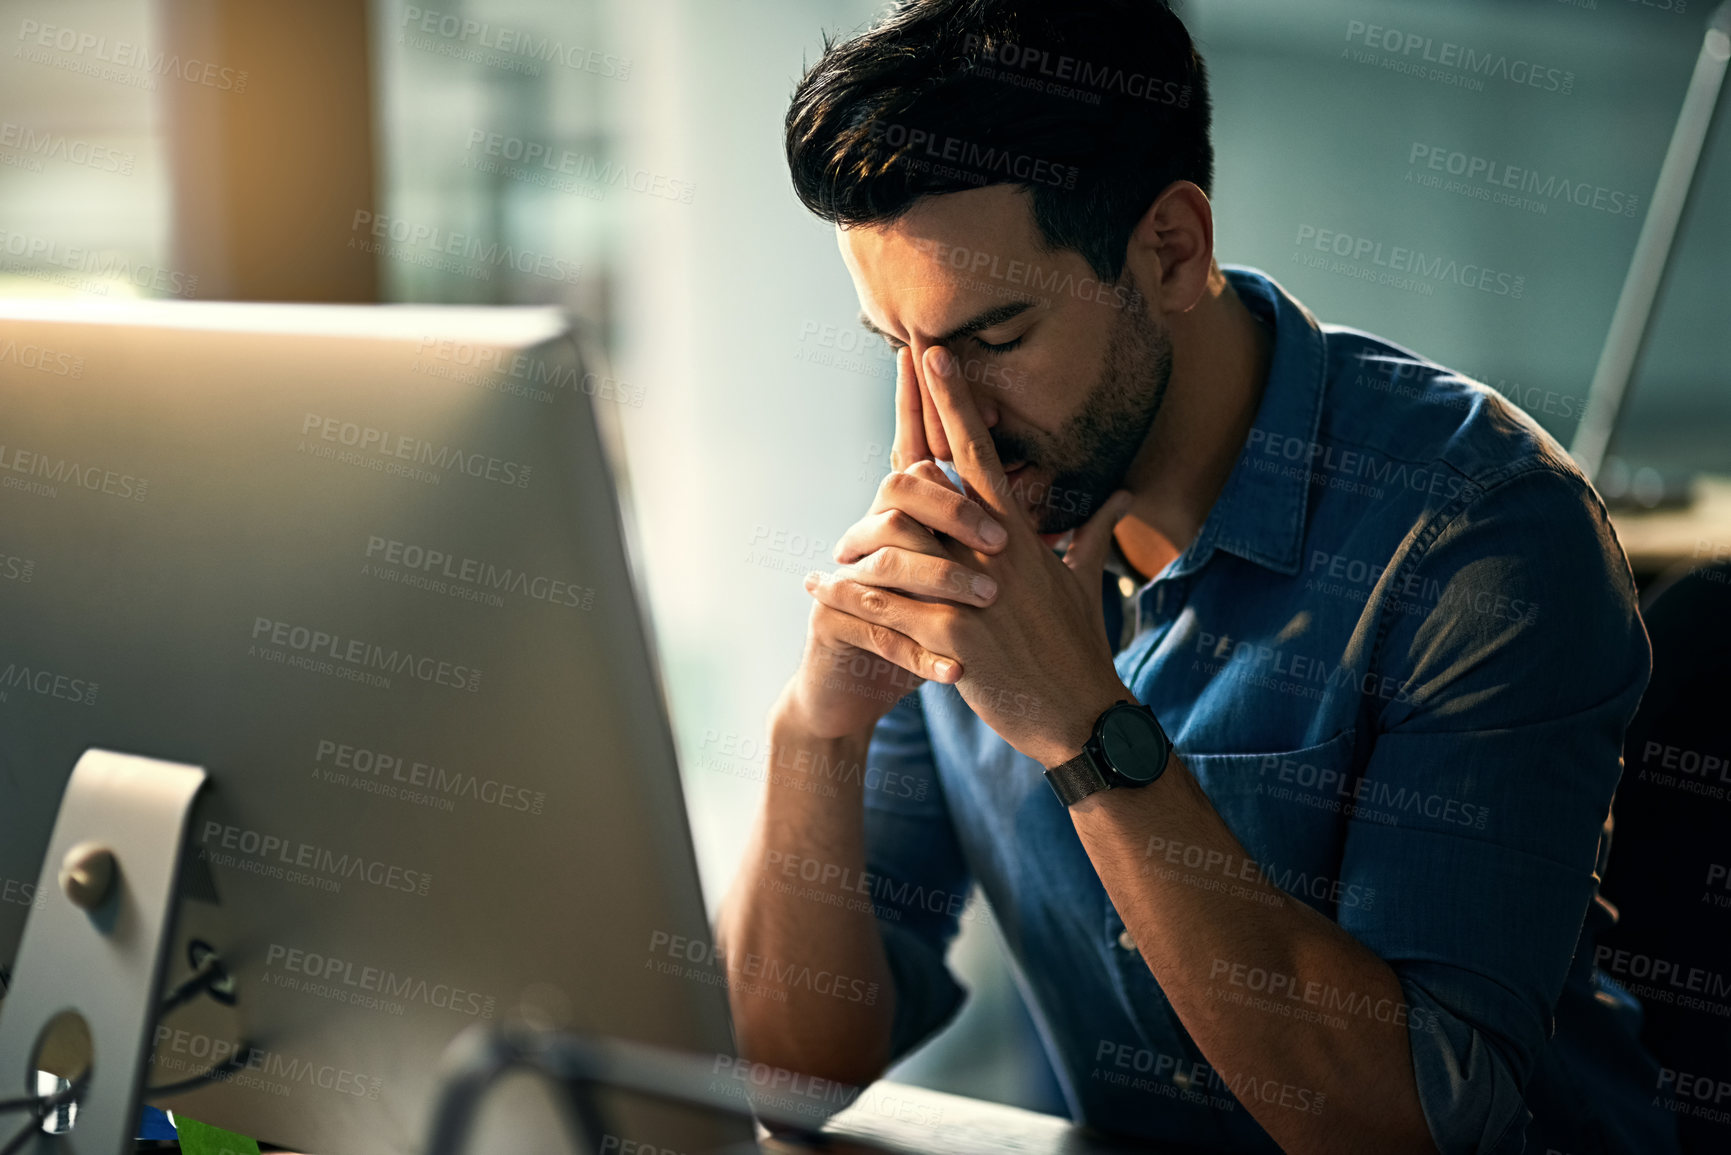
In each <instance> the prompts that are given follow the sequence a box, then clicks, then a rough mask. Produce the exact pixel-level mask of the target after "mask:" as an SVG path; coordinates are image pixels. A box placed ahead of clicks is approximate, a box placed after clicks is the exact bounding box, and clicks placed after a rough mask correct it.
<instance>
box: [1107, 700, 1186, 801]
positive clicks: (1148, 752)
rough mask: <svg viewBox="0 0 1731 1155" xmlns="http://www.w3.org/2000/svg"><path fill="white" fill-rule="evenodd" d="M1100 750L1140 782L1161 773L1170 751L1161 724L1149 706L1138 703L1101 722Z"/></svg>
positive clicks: (1151, 778) (1108, 716)
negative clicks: (1144, 707)
mask: <svg viewBox="0 0 1731 1155" xmlns="http://www.w3.org/2000/svg"><path fill="white" fill-rule="evenodd" d="M1100 750H1101V753H1103V754H1105V755H1106V761H1107V762H1109V763H1111V766H1112V769H1114V770H1116V771H1117V772H1118V773H1120V774H1122V775H1123V776H1124V777H1126V778H1128V779H1130V780H1131V781H1132V782H1137V783H1147V782H1152V781H1154V779H1156V778H1158V777H1160V772H1161V771H1162V770H1164V769H1166V756H1167V754H1168V753H1170V750H1169V749H1168V743H1167V741H1166V736H1165V735H1164V734H1162V733H1161V732H1160V724H1159V723H1158V722H1156V721H1155V720H1154V717H1153V715H1151V714H1149V713H1148V712H1147V711H1146V710H1140V709H1137V708H1136V707H1134V706H1125V707H1122V708H1119V709H1115V710H1113V711H1111V712H1110V713H1109V714H1107V715H1106V717H1105V719H1104V720H1103V721H1102V722H1101V724H1100Z"/></svg>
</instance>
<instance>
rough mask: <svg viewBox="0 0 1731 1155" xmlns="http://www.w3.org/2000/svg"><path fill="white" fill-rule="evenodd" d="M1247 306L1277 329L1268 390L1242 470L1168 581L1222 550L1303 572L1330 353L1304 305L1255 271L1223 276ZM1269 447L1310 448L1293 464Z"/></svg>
mask: <svg viewBox="0 0 1731 1155" xmlns="http://www.w3.org/2000/svg"><path fill="white" fill-rule="evenodd" d="M1222 271H1223V272H1224V273H1225V274H1226V279H1227V281H1229V282H1230V283H1231V285H1232V287H1233V289H1234V290H1236V291H1237V293H1238V296H1239V298H1240V299H1241V300H1243V302H1244V304H1245V306H1246V307H1247V308H1249V309H1250V311H1251V312H1253V313H1255V314H1256V315H1257V316H1259V317H1260V318H1261V319H1262V320H1264V321H1266V322H1268V323H1269V324H1271V325H1272V326H1273V328H1274V351H1273V356H1272V357H1271V358H1270V361H1269V367H1268V384H1267V387H1266V388H1265V389H1264V390H1263V392H1262V403H1261V405H1260V407H1259V408H1258V409H1257V411H1256V421H1255V423H1254V425H1253V426H1252V432H1251V434H1250V436H1249V437H1248V438H1247V439H1246V442H1245V447H1244V449H1243V451H1242V452H1241V453H1240V454H1239V458H1238V464H1237V465H1236V466H1235V467H1234V468H1233V470H1232V473H1231V475H1230V476H1229V477H1228V478H1227V479H1226V487H1225V488H1224V489H1223V490H1221V492H1220V497H1219V498H1218V499H1217V500H1216V501H1215V502H1214V507H1213V508H1212V509H1210V510H1209V511H1208V518H1207V520H1206V521H1204V522H1203V523H1202V530H1201V532H1200V533H1198V534H1197V535H1196V540H1195V541H1193V542H1191V543H1190V547H1189V548H1188V549H1186V550H1185V551H1184V552H1183V553H1182V554H1180V555H1179V556H1178V558H1177V559H1176V560H1174V561H1173V563H1172V566H1171V567H1170V568H1169V569H1168V570H1167V575H1168V576H1172V577H1180V576H1183V575H1184V574H1187V573H1191V572H1194V571H1195V570H1198V569H1200V568H1202V566H1203V565H1204V564H1206V562H1207V561H1208V559H1209V558H1210V557H1212V556H1213V554H1214V551H1215V550H1216V549H1223V550H1225V551H1226V552H1228V553H1231V554H1235V555H1237V556H1238V557H1241V558H1243V559H1245V560H1246V561H1250V562H1254V563H1256V564H1257V565H1260V566H1264V567H1266V568H1268V569H1271V570H1274V571H1276V572H1278V573H1283V574H1287V575H1291V574H1295V573H1297V572H1298V569H1299V565H1300V563H1301V561H1302V560H1303V548H1304V524H1305V515H1306V513H1307V512H1308V510H1309V507H1310V502H1309V496H1310V453H1309V452H1308V447H1310V446H1314V445H1315V444H1316V434H1317V430H1318V428H1319V427H1320V425H1321V422H1322V400H1323V392H1324V388H1325V386H1326V384H1327V363H1328V359H1327V350H1326V348H1325V345H1324V341H1323V334H1322V328H1321V326H1320V325H1318V324H1317V322H1316V318H1315V317H1313V316H1311V315H1310V312H1309V310H1307V309H1306V308H1305V307H1304V306H1303V305H1301V304H1299V303H1298V301H1296V300H1295V299H1293V297H1292V296H1291V295H1289V294H1288V293H1287V292H1286V290H1285V289H1283V288H1281V287H1280V286H1279V285H1278V284H1276V283H1275V282H1274V280H1273V279H1272V278H1270V277H1268V276H1266V275H1265V274H1263V273H1260V272H1258V271H1257V270H1255V269H1249V268H1238V267H1232V266H1227V267H1225V268H1223V269H1222ZM1270 445H1278V446H1287V445H1293V446H1299V447H1304V448H1303V450H1302V451H1301V452H1300V454H1299V456H1298V457H1297V458H1296V459H1294V458H1293V457H1290V456H1288V455H1287V454H1286V453H1285V452H1284V451H1283V452H1280V453H1276V454H1270V453H1268V452H1267V448H1268V447H1269V446H1270Z"/></svg>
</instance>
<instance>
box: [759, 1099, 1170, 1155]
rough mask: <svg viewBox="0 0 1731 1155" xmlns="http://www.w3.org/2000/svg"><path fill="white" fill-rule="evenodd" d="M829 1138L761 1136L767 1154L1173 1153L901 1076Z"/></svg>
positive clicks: (850, 1113) (845, 1117) (828, 1132)
mask: <svg viewBox="0 0 1731 1155" xmlns="http://www.w3.org/2000/svg"><path fill="white" fill-rule="evenodd" d="M823 1133H824V1136H825V1137H826V1138H828V1139H829V1140H830V1142H828V1143H826V1144H824V1145H822V1146H808V1145H806V1144H804V1143H796V1142H792V1141H790V1140H786V1139H769V1140H766V1141H765V1142H764V1143H763V1149H764V1151H765V1152H771V1153H773V1155H803V1153H805V1152H808V1151H809V1152H817V1151H821V1152H826V1153H828V1155H1129V1153H1130V1152H1138V1153H1140V1155H1162V1153H1164V1155H1180V1152H1179V1149H1178V1148H1174V1147H1164V1148H1157V1147H1154V1146H1151V1145H1143V1144H1127V1143H1123V1142H1118V1141H1113V1140H1109V1139H1103V1138H1099V1137H1096V1136H1092V1135H1090V1134H1088V1133H1087V1132H1084V1131H1082V1130H1081V1129H1079V1128H1077V1127H1075V1126H1073V1125H1071V1123H1070V1122H1069V1120H1067V1119H1060V1118H1058V1117H1057V1116H1055V1115H1042V1114H1039V1113H1038V1112H1035V1111H1024V1110H1022V1109H1021V1108H1020V1107H1006V1106H1003V1105H1002V1104H1000V1103H987V1102H984V1101H982V1100H979V1099H966V1098H963V1097H962V1096H960V1095H946V1094H944V1093H943V1092H941V1091H928V1090H926V1089H925V1088H924V1087H914V1086H909V1085H908V1084H905V1083H883V1082H880V1083H874V1084H872V1086H871V1088H870V1089H869V1090H867V1091H866V1093H865V1094H864V1095H863V1096H862V1097H861V1098H860V1100H859V1101H858V1102H856V1103H855V1104H854V1105H853V1106H851V1107H849V1108H848V1109H847V1110H845V1111H843V1112H841V1113H840V1114H838V1115H837V1116H836V1117H835V1118H833V1119H831V1120H830V1121H829V1123H828V1125H827V1126H825V1127H824V1129H823Z"/></svg>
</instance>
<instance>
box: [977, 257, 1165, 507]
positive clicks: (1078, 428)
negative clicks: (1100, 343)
mask: <svg viewBox="0 0 1731 1155" xmlns="http://www.w3.org/2000/svg"><path fill="white" fill-rule="evenodd" d="M1123 283H1124V284H1125V286H1126V287H1127V288H1128V289H1129V290H1130V292H1129V304H1127V305H1126V306H1125V307H1124V309H1123V310H1122V313H1121V315H1120V317H1119V319H1118V321H1116V322H1115V323H1114V324H1113V326H1112V333H1111V335H1110V337H1109V338H1108V339H1107V345H1106V363H1105V366H1104V367H1103V368H1102V369H1101V371H1100V379H1099V381H1097V382H1096V383H1095V385H1094V388H1093V389H1092V390H1091V391H1090V392H1089V394H1088V397H1087V399H1086V400H1085V401H1084V402H1083V403H1082V408H1081V409H1080V410H1079V411H1078V412H1077V413H1076V415H1075V416H1073V417H1071V418H1070V419H1069V420H1068V421H1066V422H1065V423H1064V427H1063V428H1062V429H1060V430H1059V431H1058V432H1057V433H1052V434H1045V433H1040V434H1022V433H1002V432H999V431H998V430H996V429H994V430H992V441H993V442H994V444H995V445H996V446H997V450H998V460H1000V461H1020V462H1024V463H1025V464H1026V465H1027V466H1028V468H1027V469H1026V470H1025V471H1024V472H1023V473H1022V474H1021V475H1020V476H1018V477H1017V478H1016V479H1015V480H1014V481H1012V482H1011V483H1010V490H1011V497H1012V498H1014V499H1015V500H1016V501H1017V502H1019V503H1021V504H1023V505H1025V506H1026V505H1029V504H1032V507H1033V508H1032V510H1031V513H1032V516H1033V519H1034V528H1035V531H1036V532H1038V533H1046V534H1051V533H1067V532H1068V531H1070V530H1072V529H1075V528H1077V527H1078V526H1080V525H1081V524H1082V523H1083V522H1085V521H1087V520H1088V518H1089V517H1091V516H1093V514H1094V512H1095V511H1096V510H1098V509H1099V508H1100V506H1101V505H1102V504H1104V502H1105V501H1106V499H1107V498H1108V497H1110V496H1112V493H1113V491H1114V490H1117V489H1119V488H1121V487H1122V486H1123V483H1124V478H1125V476H1126V475H1127V474H1128V473H1129V472H1130V466H1131V464H1132V463H1133V462H1134V461H1135V460H1136V454H1137V453H1138V452H1140V451H1141V449H1142V445H1143V443H1144V442H1146V441H1147V440H1148V431H1149V430H1150V429H1151V428H1153V426H1154V418H1155V416H1156V415H1157V414H1158V413H1159V412H1160V405H1161V403H1162V402H1163V401H1164V400H1165V399H1166V386H1167V385H1168V384H1169V383H1170V381H1171V379H1172V339H1171V336H1170V334H1168V333H1167V331H1166V330H1165V329H1164V328H1162V327H1161V326H1159V325H1156V324H1155V323H1154V321H1153V320H1152V319H1151V318H1150V317H1149V316H1148V313H1147V311H1146V310H1145V308H1144V307H1143V305H1142V300H1143V299H1142V296H1141V294H1139V293H1137V292H1136V284H1135V280H1134V278H1132V277H1131V276H1130V273H1129V270H1125V273H1124V281H1123ZM1036 470H1039V471H1040V472H1043V473H1045V474H1046V475H1047V476H1048V477H1050V478H1051V481H1050V483H1049V484H1048V485H1047V486H1046V487H1045V489H1044V492H1041V491H1040V486H1039V484H1038V483H1037V482H1036V483H1034V484H1032V485H1029V484H1028V479H1029V478H1030V477H1031V476H1032V475H1033V474H1034V473H1035V471H1036ZM1018 491H1019V492H1018Z"/></svg>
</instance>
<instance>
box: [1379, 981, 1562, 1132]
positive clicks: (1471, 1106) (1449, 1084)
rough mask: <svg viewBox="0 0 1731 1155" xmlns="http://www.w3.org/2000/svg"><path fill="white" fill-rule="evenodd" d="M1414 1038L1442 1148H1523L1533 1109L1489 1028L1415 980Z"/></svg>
mask: <svg viewBox="0 0 1731 1155" xmlns="http://www.w3.org/2000/svg"><path fill="white" fill-rule="evenodd" d="M1400 985H1401V989H1402V991H1404V992H1405V994H1406V1001H1407V1021H1408V1025H1409V1027H1410V1031H1409V1035H1408V1037H1409V1038H1410V1039H1411V1041H1412V1068H1413V1076H1414V1077H1415V1078H1416V1079H1417V1081H1418V1098H1419V1104H1420V1106H1421V1107H1423V1109H1424V1117H1425V1122H1426V1123H1427V1124H1428V1125H1429V1126H1430V1134H1431V1140H1432V1141H1433V1142H1434V1143H1435V1144H1436V1148H1437V1151H1438V1152H1439V1153H1440V1155H1521V1151H1522V1149H1523V1148H1524V1146H1525V1144H1526V1132H1527V1124H1528V1123H1529V1122H1530V1121H1531V1120H1532V1117H1533V1116H1532V1112H1530V1111H1528V1110H1527V1102H1526V1097H1525V1096H1524V1095H1523V1094H1522V1092H1521V1088H1520V1086H1519V1084H1517V1083H1516V1081H1515V1076H1514V1073H1513V1072H1512V1071H1510V1070H1509V1065H1508V1063H1507V1062H1505V1061H1504V1059H1503V1057H1502V1056H1501V1055H1500V1054H1498V1052H1497V1049H1496V1047H1495V1046H1494V1045H1493V1044H1492V1042H1491V1041H1490V1039H1489V1038H1488V1037H1487V1036H1486V1035H1485V1033H1484V1032H1482V1031H1480V1030H1478V1029H1477V1028H1475V1027H1473V1026H1471V1025H1470V1024H1468V1023H1467V1022H1466V1021H1465V1020H1464V1019H1461V1018H1460V1017H1459V1016H1457V1015H1456V1014H1454V1012H1452V1011H1450V1010H1449V1009H1448V1008H1447V1007H1445V1006H1444V1005H1443V1004H1441V1003H1439V1002H1438V1001H1437V1000H1436V999H1434V998H1432V997H1431V996H1430V995H1429V994H1428V993H1426V991H1425V990H1424V989H1423V988H1422V987H1420V986H1418V985H1417V984H1415V983H1413V982H1412V981H1410V980H1409V979H1406V978H1404V977H1402V978H1401V979H1400Z"/></svg>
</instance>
